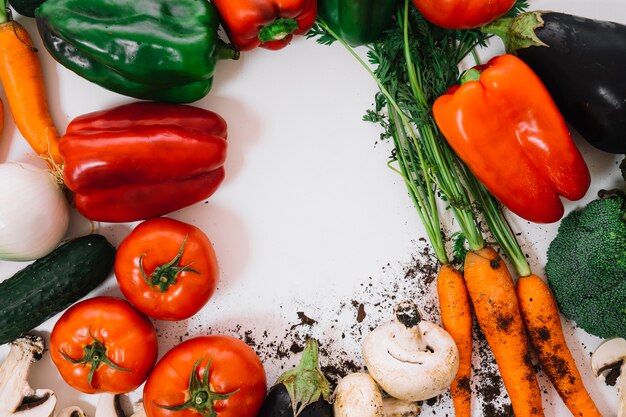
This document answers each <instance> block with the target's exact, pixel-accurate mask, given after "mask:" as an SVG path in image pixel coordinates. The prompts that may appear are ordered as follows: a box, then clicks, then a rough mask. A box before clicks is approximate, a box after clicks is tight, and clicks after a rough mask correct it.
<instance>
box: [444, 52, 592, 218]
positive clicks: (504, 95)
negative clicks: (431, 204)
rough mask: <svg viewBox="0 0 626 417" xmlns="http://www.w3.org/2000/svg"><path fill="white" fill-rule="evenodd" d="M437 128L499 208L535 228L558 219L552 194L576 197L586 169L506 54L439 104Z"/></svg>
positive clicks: (532, 81) (528, 74)
mask: <svg viewBox="0 0 626 417" xmlns="http://www.w3.org/2000/svg"><path fill="white" fill-rule="evenodd" d="M433 112H434V116H435V120H436V122H437V125H438V126H439V129H440V130H441V132H442V133H443V135H444V136H445V138H446V139H447V141H448V143H450V145H451V146H452V148H453V149H454V151H455V152H456V153H457V154H458V155H459V157H460V158H461V159H462V160H463V161H464V162H465V163H466V164H467V166H468V167H469V168H470V170H471V171H472V172H473V173H474V175H476V177H477V178H478V179H479V180H480V181H481V182H482V183H483V184H484V185H485V186H486V187H487V189H488V190H489V191H490V192H491V193H492V194H493V195H494V196H495V197H496V198H498V199H499V200H500V201H501V202H502V204H504V205H505V206H506V207H507V208H509V209H510V210H511V211H512V212H514V213H516V214H517V215H519V216H521V217H523V218H525V219H527V220H530V221H533V222H537V223H551V222H555V221H558V220H559V219H560V218H561V216H562V215H563V204H562V203H561V200H560V198H559V196H563V197H565V198H567V199H569V200H578V199H580V198H582V197H583V196H584V195H585V193H586V192H587V189H588V188H589V184H590V176H589V170H588V168H587V165H586V164H585V161H584V159H583V157H582V155H581V154H580V152H579V151H578V149H577V148H576V146H575V144H574V142H573V141H572V139H571V136H570V133H569V131H568V128H567V126H566V124H565V121H564V120H563V116H562V115H561V113H560V112H559V110H558V109H557V107H556V105H555V104H554V101H553V100H552V98H551V97H550V94H549V93H548V91H547V90H546V88H545V86H544V85H543V83H542V82H541V81H540V80H539V78H538V77H537V75H536V74H535V73H534V72H533V71H532V70H531V69H530V68H529V67H528V66H527V65H526V64H524V62H522V61H521V60H520V59H518V58H516V57H514V56H513V55H502V56H499V57H496V58H494V59H492V60H491V61H489V63H488V64H487V65H486V68H485V69H484V70H483V71H482V72H481V73H480V79H479V80H477V81H469V82H466V83H464V84H463V85H461V86H460V87H458V88H453V89H451V91H450V92H448V93H447V94H445V95H443V96H442V97H440V98H438V99H437V100H436V101H435V104H434V106H433Z"/></svg>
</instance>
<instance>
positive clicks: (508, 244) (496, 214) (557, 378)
mask: <svg viewBox="0 0 626 417" xmlns="http://www.w3.org/2000/svg"><path fill="white" fill-rule="evenodd" d="M469 184H470V188H471V189H472V194H473V195H474V196H475V197H476V199H477V200H478V201H479V203H480V206H481V208H482V212H483V214H484V217H485V220H486V222H487V224H488V226H489V229H490V230H491V232H492V234H493V235H494V237H495V238H496V240H497V242H498V244H499V245H500V247H501V248H502V250H503V251H504V253H505V254H506V256H507V257H508V259H509V260H510V261H511V263H512V265H513V267H514V268H515V270H516V272H517V274H518V276H519V278H518V280H517V284H516V285H515V288H514V289H513V288H508V290H507V291H508V293H509V297H510V302H511V303H515V304H518V305H519V313H520V317H521V319H522V320H523V324H524V328H525V330H526V332H527V334H528V337H529V339H530V341H531V344H532V346H533V347H534V349H535V351H536V352H537V356H538V358H539V363H540V365H541V367H542V368H543V370H544V371H545V373H546V374H547V375H548V378H549V379H550V381H551V382H552V385H553V386H554V387H555V389H556V391H557V392H558V393H559V396H560V397H561V399H562V400H563V403H564V404H565V405H566V406H567V408H568V409H569V410H570V411H571V412H572V414H573V415H575V416H581V417H601V416H602V415H601V414H600V412H599V411H598V408H597V407H596V405H595V403H594V402H593V400H592V399H591V396H590V395H589V393H588V392H587V390H586V388H585V386H584V385H583V383H582V377H581V375H580V372H579V371H578V368H577V367H576V364H575V361H574V358H573V356H572V353H571V351H570V350H569V348H568V347H567V343H566V342H565V336H564V334H563V328H562V326H561V319H560V316H559V310H558V307H557V304H556V300H555V298H554V296H553V295H552V292H551V291H550V288H549V287H548V285H547V284H546V283H545V282H544V281H543V280H542V279H541V278H540V277H538V276H537V275H534V274H533V273H532V272H531V269H530V265H529V264H528V262H527V261H526V257H525V256H524V253H523V252H522V249H521V247H520V246H519V243H518V242H517V239H516V238H515V235H514V233H513V232H512V230H511V229H510V227H509V225H508V223H507V221H506V219H505V218H504V215H503V214H502V212H501V211H500V209H499V208H498V205H497V203H496V201H495V200H494V198H493V196H491V195H490V194H489V193H488V192H487V190H486V189H485V188H484V187H483V186H482V185H480V184H478V182H477V181H476V180H475V179H470V181H469ZM496 256H497V254H496V253H495V252H494V253H493V254H491V257H492V258H493V257H496ZM498 259H499V257H498ZM482 262H483V263H484V261H482ZM466 265H467V260H466ZM504 268H506V267H504ZM484 269H486V266H485V267H484ZM507 273H508V271H507ZM466 279H468V278H467V271H466ZM508 281H510V282H511V283H512V282H513V280H512V279H511V278H509V279H508V280H507V282H508ZM468 286H469V279H468ZM482 291H485V289H482ZM476 314H477V316H478V312H477V313H476ZM479 322H480V318H479ZM492 349H493V347H492ZM494 354H495V352H494ZM498 366H500V364H499V363H498ZM501 373H502V370H501ZM502 376H503V378H504V374H502ZM510 394H511V391H510V390H509V395H510ZM516 415H517V412H516Z"/></svg>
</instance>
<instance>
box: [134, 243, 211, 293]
mask: <svg viewBox="0 0 626 417" xmlns="http://www.w3.org/2000/svg"><path fill="white" fill-rule="evenodd" d="M188 237H189V236H185V240H183V244H182V245H181V246H180V250H179V251H178V253H177V254H176V256H175V257H174V259H172V260H171V261H169V262H168V263H166V264H163V265H159V266H157V267H156V268H154V271H152V273H151V274H150V276H149V277H148V276H147V275H146V271H145V270H144V268H143V258H144V256H145V255H146V254H145V253H142V254H141V256H140V257H139V270H140V271H141V276H142V277H143V280H144V281H145V282H146V284H148V285H149V286H150V287H151V288H152V289H153V290H155V291H158V292H165V291H167V289H168V288H169V287H171V286H172V285H174V284H176V282H177V277H178V274H180V273H181V272H185V271H187V272H192V273H194V274H199V273H200V272H199V271H196V270H195V269H191V268H190V267H191V265H193V262H192V263H190V264H187V265H185V266H178V262H180V258H182V256H183V251H184V250H185V244H186V243H187V238H188Z"/></svg>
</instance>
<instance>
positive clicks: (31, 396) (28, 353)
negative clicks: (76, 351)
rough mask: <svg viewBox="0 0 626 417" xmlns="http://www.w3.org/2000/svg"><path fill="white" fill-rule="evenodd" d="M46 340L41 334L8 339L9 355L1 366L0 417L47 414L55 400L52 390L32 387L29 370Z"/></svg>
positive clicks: (43, 348)
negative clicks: (9, 342) (9, 345)
mask: <svg viewBox="0 0 626 417" xmlns="http://www.w3.org/2000/svg"><path fill="white" fill-rule="evenodd" d="M44 350H45V342H44V340H43V338H42V337H40V336H25V337H21V338H19V339H17V340H15V341H13V342H11V347H10V350H9V354H8V355H7V357H6V359H5V360H4V362H2V365H0V417H49V416H51V415H52V413H53V412H54V408H55V406H56V403H57V399H56V396H55V395H54V392H52V391H50V390H47V389H38V390H33V389H32V388H31V387H30V386H29V385H28V373H29V371H30V367H31V365H32V364H33V363H34V362H37V361H38V360H39V359H41V357H42V355H43V352H44Z"/></svg>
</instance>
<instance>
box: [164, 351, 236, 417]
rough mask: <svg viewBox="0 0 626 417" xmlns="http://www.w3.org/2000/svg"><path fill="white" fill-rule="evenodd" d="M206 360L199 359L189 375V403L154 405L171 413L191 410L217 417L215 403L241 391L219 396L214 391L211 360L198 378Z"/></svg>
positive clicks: (207, 416)
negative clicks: (210, 377)
mask: <svg viewBox="0 0 626 417" xmlns="http://www.w3.org/2000/svg"><path fill="white" fill-rule="evenodd" d="M203 360H204V358H201V359H198V360H197V361H196V363H195V364H194V365H193V370H192V371H191V375H189V388H188V395H187V396H188V398H189V400H188V401H185V402H184V403H182V404H178V405H171V406H167V405H160V404H157V403H154V405H156V406H157V407H159V408H163V409H165V410H171V411H179V410H186V409H190V410H193V411H195V412H197V413H199V414H201V415H202V416H204V417H217V412H216V411H215V402H216V401H223V400H227V399H228V398H230V397H232V396H233V395H235V394H236V393H237V392H238V391H239V390H238V389H237V390H235V391H233V392H230V393H227V394H218V393H217V392H215V391H213V389H212V388H211V385H210V383H209V369H210V368H211V359H209V362H208V363H207V365H206V367H205V368H204V372H203V373H202V379H200V378H198V367H199V366H200V363H201V362H202V361H203Z"/></svg>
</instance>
